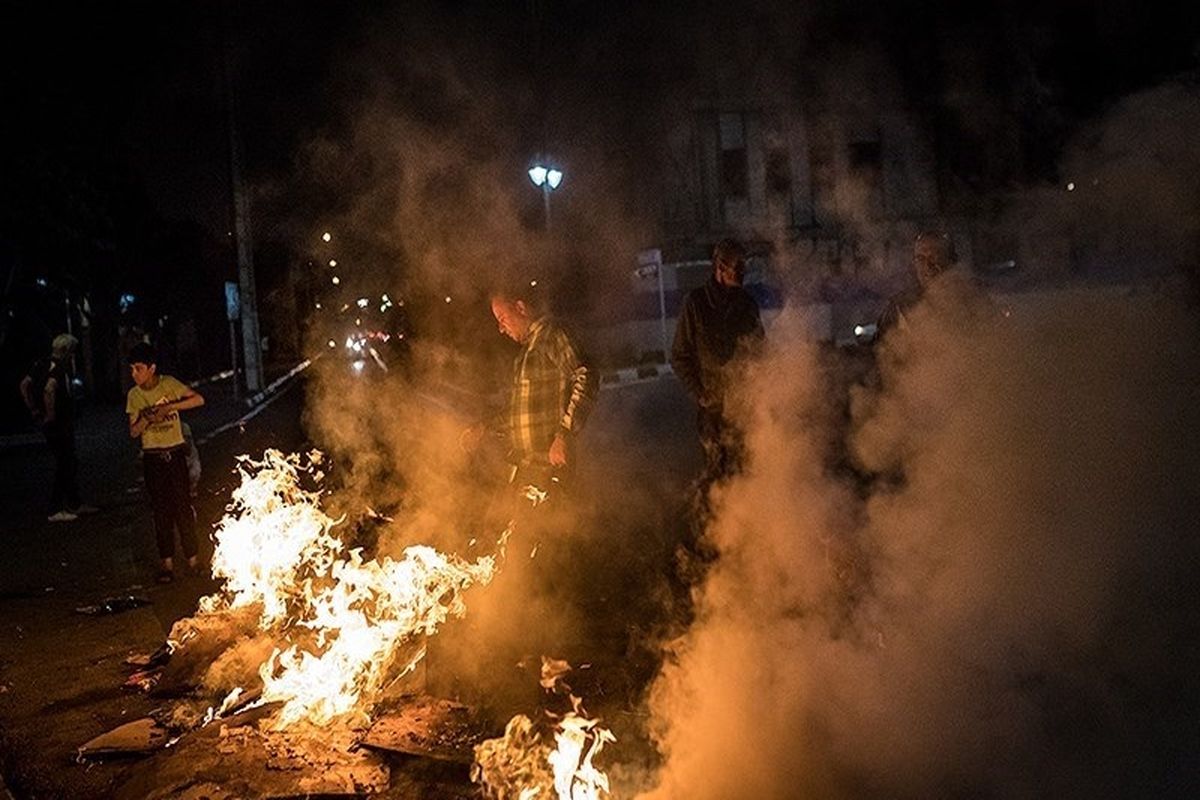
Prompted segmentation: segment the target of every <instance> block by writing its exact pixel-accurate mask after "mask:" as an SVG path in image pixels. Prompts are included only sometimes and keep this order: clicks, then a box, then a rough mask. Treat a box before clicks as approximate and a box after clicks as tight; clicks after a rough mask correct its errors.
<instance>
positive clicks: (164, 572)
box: [155, 569, 175, 583]
mask: <svg viewBox="0 0 1200 800" xmlns="http://www.w3.org/2000/svg"><path fill="white" fill-rule="evenodd" d="M155 580H156V581H158V582H159V583H171V582H172V581H173V580H175V572H174V570H169V569H160V570H159V571H158V577H157V578H155Z"/></svg>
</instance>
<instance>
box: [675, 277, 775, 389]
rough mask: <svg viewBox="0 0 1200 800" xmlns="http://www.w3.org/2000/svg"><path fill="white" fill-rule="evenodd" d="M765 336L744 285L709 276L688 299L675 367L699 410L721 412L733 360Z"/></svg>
mask: <svg viewBox="0 0 1200 800" xmlns="http://www.w3.org/2000/svg"><path fill="white" fill-rule="evenodd" d="M763 338H764V333H763V325H762V318H761V317H760V316H759V311H758V303H756V302H755V301H754V298H753V297H751V296H750V294H749V293H748V292H746V290H745V289H743V288H741V287H740V286H734V287H729V286H722V285H721V284H719V283H717V280H716V278H715V277H709V279H708V282H707V283H705V284H704V285H703V286H701V287H700V288H698V289H693V290H692V291H691V292H689V293H688V295H687V297H686V298H684V301H683V308H682V309H680V312H679V325H678V327H676V328H675V342H674V344H673V346H672V347H671V367H672V369H674V370H675V375H676V376H678V378H679V380H680V381H681V382H682V383H683V385H684V387H686V388H687V390H688V391H689V392H691V394H692V395H693V396H694V397H695V398H696V401H697V402H698V403H699V404H700V406H701V408H710V409H719V408H721V406H723V405H724V401H725V395H726V392H727V391H728V389H729V385H728V382H729V380H730V378H729V374H728V372H729V371H728V368H727V367H728V365H729V362H731V361H732V360H733V358H734V356H736V355H737V354H738V353H739V352H741V350H743V349H745V348H748V347H757V346H758V344H759V343H761V342H762V340H763Z"/></svg>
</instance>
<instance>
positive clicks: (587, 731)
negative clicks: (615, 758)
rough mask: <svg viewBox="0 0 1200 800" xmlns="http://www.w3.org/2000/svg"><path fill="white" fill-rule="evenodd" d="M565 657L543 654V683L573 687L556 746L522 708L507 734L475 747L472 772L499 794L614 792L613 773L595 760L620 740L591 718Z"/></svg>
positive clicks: (524, 797) (521, 798)
mask: <svg viewBox="0 0 1200 800" xmlns="http://www.w3.org/2000/svg"><path fill="white" fill-rule="evenodd" d="M569 670H570V666H569V665H567V663H566V662H565V661H560V660H555V659H549V658H546V657H545V656H543V657H542V681H541V683H542V687H543V688H544V689H546V690H547V691H558V690H559V689H560V688H561V689H563V690H565V691H567V692H568V696H569V697H570V701H571V710H570V711H568V712H567V713H566V714H564V715H562V716H561V717H559V718H557V721H556V722H555V724H554V731H553V733H554V746H553V747H551V746H550V744H549V743H548V742H547V741H546V740H547V738H548V737H547V736H545V735H541V734H539V732H538V730H537V727H536V726H535V725H534V723H533V721H532V720H530V719H529V717H527V716H525V715H524V714H518V715H517V716H515V717H513V718H512V719H511V720H509V722H508V725H507V726H505V729H504V736H502V737H501V738H499V739H489V740H488V741H486V742H483V743H482V744H480V745H479V746H478V747H476V748H475V764H474V765H473V767H472V769H471V778H472V780H474V781H475V782H476V783H479V784H481V785H482V787H483V791H484V794H485V796H487V797H489V798H492V799H493V800H532V799H533V798H539V800H541V798H546V799H547V800H549V798H557V800H602V798H607V797H609V796H610V795H609V782H608V776H607V775H606V774H605V773H604V771H603V770H601V769H599V768H598V767H596V766H595V764H594V763H593V761H594V759H595V757H596V756H597V755H599V754H600V751H601V750H603V749H604V745H606V744H610V743H612V742H614V741H616V737H614V736H613V734H612V731H610V730H608V729H607V728H605V727H604V726H602V725H600V724H599V720H596V719H589V718H588V717H587V712H585V711H584V709H583V703H582V701H581V700H580V699H579V698H578V697H576V696H575V695H573V694H569V691H570V690H569V687H566V685H565V684H564V683H562V677H563V676H564V675H565V674H566V673H567V672H568V671H569Z"/></svg>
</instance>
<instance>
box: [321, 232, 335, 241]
mask: <svg viewBox="0 0 1200 800" xmlns="http://www.w3.org/2000/svg"><path fill="white" fill-rule="evenodd" d="M332 238H333V235H332V234H331V233H330V232H329V231H325V232H324V233H322V234H321V239H322V240H323V241H326V242H328V241H329V240H330V239H332Z"/></svg>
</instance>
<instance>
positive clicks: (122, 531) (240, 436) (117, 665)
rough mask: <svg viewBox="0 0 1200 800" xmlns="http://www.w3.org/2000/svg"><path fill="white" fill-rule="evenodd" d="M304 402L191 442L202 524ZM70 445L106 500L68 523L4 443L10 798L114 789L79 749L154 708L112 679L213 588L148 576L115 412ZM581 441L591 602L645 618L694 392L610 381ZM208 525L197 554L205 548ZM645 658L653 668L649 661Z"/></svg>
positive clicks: (45, 472) (276, 405) (151, 555)
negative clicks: (108, 601)
mask: <svg viewBox="0 0 1200 800" xmlns="http://www.w3.org/2000/svg"><path fill="white" fill-rule="evenodd" d="M205 394H206V396H207V397H208V399H209V403H208V405H207V406H206V407H205V408H204V409H202V410H198V411H197V412H196V413H193V414H191V415H190V416H189V422H190V423H191V425H192V428H193V430H194V432H195V434H196V436H197V438H198V439H199V438H203V437H204V436H205V434H206V432H209V431H212V430H214V429H216V428H218V427H219V426H220V425H221V424H223V423H225V422H227V421H229V420H230V419H234V418H236V417H237V416H238V415H239V413H241V411H240V409H239V408H238V407H237V406H236V405H235V404H234V403H233V402H232V399H231V398H229V397H226V396H223V395H222V392H221V390H220V389H219V388H215V387H210V388H208V389H207V390H206V392H205ZM303 402H304V386H303V383H302V382H299V383H297V384H296V385H294V386H293V387H291V388H290V389H289V390H288V391H286V392H284V393H282V394H281V395H280V396H279V397H278V398H277V399H276V400H275V401H274V402H272V403H271V405H270V406H269V407H267V408H266V409H264V410H263V412H262V413H260V414H259V415H257V416H255V417H254V418H253V419H252V420H250V421H249V422H248V423H247V424H246V425H245V426H244V428H241V429H239V428H236V427H235V428H233V429H232V430H229V431H227V432H226V433H223V434H221V435H219V436H216V437H215V438H213V439H212V440H211V441H209V442H207V443H206V444H204V445H203V446H202V447H201V458H202V461H203V463H204V477H203V479H202V481H201V486H200V496H199V498H198V502H197V511H198V516H199V521H200V530H201V531H202V532H203V531H207V530H211V526H212V524H213V523H214V522H215V521H216V520H218V519H219V518H220V516H221V514H222V513H223V509H224V506H225V504H226V503H227V502H228V498H229V493H230V491H231V489H232V488H233V485H234V476H233V473H232V468H233V465H234V462H235V457H236V456H237V455H238V454H240V453H247V452H248V453H258V452H261V451H262V449H264V448H265V447H277V448H280V449H283V450H288V451H290V450H295V449H298V448H300V447H304V446H307V445H308V444H309V443H308V442H307V441H306V437H305V433H304V431H303V429H302V425H301V420H302V416H303ZM78 442H79V456H80V462H81V475H82V481H81V483H82V485H83V492H84V494H85V500H86V501H87V502H90V503H93V504H95V505H97V506H99V507H100V509H101V510H100V512H99V513H97V514H95V515H91V516H88V517H85V518H82V519H80V520H79V521H77V522H74V523H57V524H56V523H49V522H47V521H45V509H44V499H43V498H44V497H45V496H46V488H47V481H48V480H49V478H50V475H51V472H52V462H51V459H50V457H49V454H48V453H46V452H45V450H44V449H43V448H42V447H39V446H27V447H19V448H9V449H6V450H0V470H2V474H3V475H5V476H6V477H5V480H4V481H3V482H0V503H2V505H3V508H4V510H5V513H4V514H3V515H2V516H0V537H2V540H3V547H4V554H5V556H4V561H5V565H6V566H5V568H4V569H3V570H0V774H2V775H3V776H4V780H5V781H6V782H7V784H8V786H9V789H10V791H11V792H12V793H13V794H14V795H15V796H16V797H17V798H24V797H31V798H32V797H38V798H42V797H71V798H102V797H108V796H110V795H111V793H112V791H113V788H114V786H115V785H117V783H119V782H120V781H121V780H122V779H123V776H124V775H126V774H127V772H128V770H129V769H130V766H131V765H130V762H122V761H116V762H102V763H94V764H90V765H86V766H84V765H79V764H77V763H75V760H74V756H75V750H76V748H77V747H78V746H79V745H80V744H82V743H83V742H85V741H87V740H88V739H90V738H92V737H93V736H96V735H98V734H100V733H102V732H104V731H107V730H110V729H112V728H114V727H116V726H117V725H120V724H122V723H123V722H127V721H130V720H133V719H138V718H140V717H143V716H145V715H146V714H148V713H149V712H150V711H151V710H152V709H153V708H154V707H155V705H156V703H155V702H154V701H152V700H151V699H150V698H147V697H146V696H144V695H142V694H140V693H133V692H125V691H122V690H121V688H120V685H121V682H122V681H123V680H124V678H125V677H126V676H127V675H128V669H127V668H125V667H124V666H123V665H122V661H123V660H124V658H126V657H127V656H128V655H130V654H131V653H134V652H146V651H148V650H150V649H153V648H154V646H155V645H156V644H157V643H159V642H161V641H162V639H163V637H164V635H165V634H166V632H167V631H168V630H169V629H170V626H171V624H172V623H173V622H174V621H175V620H177V619H179V618H181V617H183V616H187V615H189V614H191V613H192V612H193V611H194V609H195V603H196V600H197V598H199V597H200V596H202V595H203V594H205V593H208V592H209V591H211V590H212V589H213V588H214V586H213V584H212V582H211V579H209V578H208V577H206V576H204V575H187V574H186V573H185V574H182V575H180V577H179V579H178V580H177V581H176V582H175V583H174V584H172V585H169V586H159V585H156V584H155V583H154V582H153V576H154V574H155V571H156V568H157V559H156V553H155V547H154V535H153V526H152V522H151V519H150V515H149V511H148V508H147V506H146V502H145V498H144V497H143V494H142V491H141V488H140V484H139V480H138V478H139V476H138V465H137V461H136V458H135V452H136V451H135V450H134V446H133V443H132V442H131V441H130V440H129V438H128V436H127V433H126V431H125V423H124V418H123V415H122V409H120V408H117V407H110V408H99V409H96V408H93V409H90V410H87V411H86V412H85V413H84V415H83V416H82V418H81V423H80V434H79V438H78ZM584 446H585V447H586V449H587V453H588V459H587V462H586V464H585V468H584V470H583V474H582V476H581V485H583V486H584V487H586V491H587V492H588V494H589V496H590V499H591V506H590V507H591V508H592V509H593V514H594V515H595V516H594V520H593V521H594V523H595V528H596V530H598V531H599V534H598V535H593V536H591V537H589V538H588V539H587V541H585V542H583V543H582V547H584V548H586V550H587V552H586V554H585V556H586V557H587V558H588V559H590V560H591V561H592V562H593V563H596V564H600V565H603V564H608V565H609V568H598V569H597V570H596V574H595V576H594V580H593V581H592V582H591V589H592V592H591V594H592V599H591V600H590V601H589V602H592V603H594V604H599V605H602V606H606V607H607V608H609V609H610V611H611V613H601V614H599V615H597V619H601V620H607V622H606V623H605V624H607V623H608V622H613V621H615V623H616V626H617V627H618V628H620V629H621V632H623V633H621V632H619V633H621V635H625V634H627V633H628V630H629V629H630V626H631V625H633V624H634V623H631V622H630V620H631V619H632V618H635V617H637V615H638V613H639V609H640V613H643V616H644V613H645V611H646V609H648V608H650V607H652V606H654V605H655V604H658V603H660V602H661V599H662V598H661V592H662V583H663V581H662V578H663V575H662V572H663V570H664V569H665V568H669V567H667V566H666V565H667V563H668V562H669V560H670V556H671V552H672V549H673V547H674V545H675V542H676V541H677V537H678V536H679V534H680V526H681V524H683V523H682V516H681V515H682V514H683V513H685V509H686V498H687V492H688V483H689V481H690V479H691V477H692V476H693V475H694V474H695V472H696V471H697V470H698V469H699V462H700V453H699V447H698V446H697V444H696V442H695V436H694V426H693V422H692V412H691V406H690V403H689V402H688V401H687V399H686V398H685V397H684V396H683V394H682V392H681V391H680V389H679V386H678V384H677V383H676V382H675V381H674V380H673V379H672V378H669V377H668V378H663V379H659V380H653V381H647V382H644V383H638V384H633V385H621V386H609V387H606V389H605V391H604V392H603V394H602V397H601V402H600V403H599V405H598V407H597V410H596V413H595V414H594V416H593V418H592V420H591V423H590V425H589V429H588V431H587V433H586V436H585V439H584ZM202 538H203V541H204V543H203V544H202V551H201V553H202V555H203V556H207V555H208V553H209V552H210V550H211V545H210V544H209V543H208V541H207V537H202ZM647 582H650V583H654V584H656V585H655V586H647V585H646V584H647ZM130 593H132V594H137V595H142V596H145V597H147V598H149V599H150V600H151V601H152V602H151V605H148V606H145V607H142V608H137V609H134V610H132V611H128V612H125V613H122V614H118V615H111V616H100V617H90V616H84V615H81V614H78V613H75V609H76V608H77V607H78V606H82V605H86V604H89V603H95V602H97V601H99V600H101V599H102V598H105V597H109V596H114V595H122V594H130ZM639 602H640V605H639ZM647 624H651V623H647ZM593 633H594V632H593ZM589 635H590V634H589ZM643 655H645V654H643ZM642 666H643V667H644V669H645V671H646V672H645V677H648V675H649V674H650V672H651V671H652V670H653V667H654V664H653V663H648V662H647V663H643V664H642Z"/></svg>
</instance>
